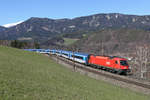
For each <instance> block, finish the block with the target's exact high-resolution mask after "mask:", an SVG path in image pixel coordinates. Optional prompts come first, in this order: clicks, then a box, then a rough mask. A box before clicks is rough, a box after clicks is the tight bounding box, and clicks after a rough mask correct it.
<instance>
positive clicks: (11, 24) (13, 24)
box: [2, 21, 23, 28]
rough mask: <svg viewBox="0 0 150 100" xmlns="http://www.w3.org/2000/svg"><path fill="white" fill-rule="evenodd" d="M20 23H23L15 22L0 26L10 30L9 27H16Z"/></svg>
mask: <svg viewBox="0 0 150 100" xmlns="http://www.w3.org/2000/svg"><path fill="white" fill-rule="evenodd" d="M22 22H23V21H19V22H16V23H9V24H5V25H2V26H4V27H6V28H10V27H13V26H16V25H18V24H20V23H22Z"/></svg>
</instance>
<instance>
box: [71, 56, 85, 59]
mask: <svg viewBox="0 0 150 100" xmlns="http://www.w3.org/2000/svg"><path fill="white" fill-rule="evenodd" d="M72 57H74V58H78V59H83V57H80V56H75V55H72Z"/></svg>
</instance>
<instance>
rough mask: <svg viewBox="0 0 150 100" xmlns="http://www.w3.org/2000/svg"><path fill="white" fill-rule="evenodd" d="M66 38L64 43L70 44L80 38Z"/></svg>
mask: <svg viewBox="0 0 150 100" xmlns="http://www.w3.org/2000/svg"><path fill="white" fill-rule="evenodd" d="M64 40H65V42H64V45H66V46H68V45H71V44H73V43H75V42H76V41H77V40H78V39H71V38H64Z"/></svg>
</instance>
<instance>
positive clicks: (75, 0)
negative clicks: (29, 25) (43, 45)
mask: <svg viewBox="0 0 150 100" xmlns="http://www.w3.org/2000/svg"><path fill="white" fill-rule="evenodd" d="M100 13H122V14H132V15H150V0H0V25H4V24H8V23H14V22H19V21H25V20H27V19H29V18H30V17H41V18H52V19H61V18H75V17H81V16H88V15H92V14H100Z"/></svg>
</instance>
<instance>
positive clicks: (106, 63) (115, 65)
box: [88, 55, 129, 74]
mask: <svg viewBox="0 0 150 100" xmlns="http://www.w3.org/2000/svg"><path fill="white" fill-rule="evenodd" d="M88 63H89V64H90V65H93V66H97V67H99V68H103V69H109V70H111V71H114V72H117V73H119V74H121V73H124V74H126V72H127V71H128V70H129V65H128V63H127V60H126V59H124V58H120V57H108V56H93V55H91V56H90V57H89V61H88Z"/></svg>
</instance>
